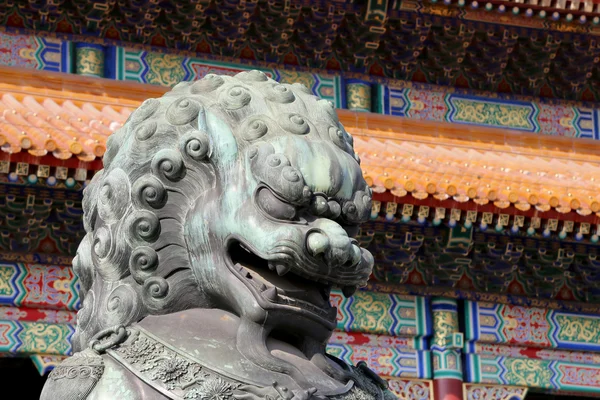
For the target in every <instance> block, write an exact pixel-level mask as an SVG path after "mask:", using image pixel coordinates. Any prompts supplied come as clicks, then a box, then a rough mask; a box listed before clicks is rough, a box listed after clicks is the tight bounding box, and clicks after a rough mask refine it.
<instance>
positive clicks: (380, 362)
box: [327, 343, 431, 379]
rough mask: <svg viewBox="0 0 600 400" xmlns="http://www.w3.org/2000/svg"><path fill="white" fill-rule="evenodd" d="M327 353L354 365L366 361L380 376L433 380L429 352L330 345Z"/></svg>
mask: <svg viewBox="0 0 600 400" xmlns="http://www.w3.org/2000/svg"><path fill="white" fill-rule="evenodd" d="M327 352H328V353H329V354H332V355H333V356H335V357H338V358H339V359H341V360H344V361H346V362H347V363H350V364H353V365H356V364H357V363H359V362H360V361H364V362H366V363H367V365H368V366H369V368H371V369H372V370H373V371H375V372H376V373H377V374H378V375H384V376H392V377H401V378H421V379H430V378H431V355H430V354H429V351H416V350H408V349H400V348H394V347H376V346H360V345H350V344H331V343H330V344H328V345H327Z"/></svg>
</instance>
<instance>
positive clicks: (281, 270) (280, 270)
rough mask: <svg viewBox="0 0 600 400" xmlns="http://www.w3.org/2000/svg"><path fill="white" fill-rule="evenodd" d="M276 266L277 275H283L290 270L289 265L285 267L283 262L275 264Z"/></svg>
mask: <svg viewBox="0 0 600 400" xmlns="http://www.w3.org/2000/svg"><path fill="white" fill-rule="evenodd" d="M276 268H277V274H279V276H284V275H285V274H287V273H288V272H290V267H287V266H285V265H283V264H279V265H277V267H276Z"/></svg>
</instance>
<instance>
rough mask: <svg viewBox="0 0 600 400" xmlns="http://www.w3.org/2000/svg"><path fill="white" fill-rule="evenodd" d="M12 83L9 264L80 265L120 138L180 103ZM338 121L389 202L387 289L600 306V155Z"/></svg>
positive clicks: (111, 90)
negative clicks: (133, 124)
mask: <svg viewBox="0 0 600 400" xmlns="http://www.w3.org/2000/svg"><path fill="white" fill-rule="evenodd" d="M0 76H1V77H2V79H1V80H2V82H3V83H1V84H0V102H1V104H2V106H3V107H4V110H3V112H2V114H0V115H1V117H0V123H1V124H2V127H1V128H0V129H1V130H0V134H2V135H4V140H5V143H4V145H3V146H2V147H1V149H2V150H3V151H0V257H2V258H3V259H7V260H14V261H17V260H18V261H23V260H25V261H28V262H31V261H34V262H44V263H50V264H53V263H57V262H58V261H57V257H59V258H60V257H63V258H62V259H61V261H60V263H68V260H67V259H68V256H72V255H73V254H74V253H75V249H76V247H77V245H78V243H79V241H80V240H81V238H82V237H83V235H84V233H85V232H84V230H83V226H82V221H81V215H82V208H81V189H82V187H83V186H84V185H85V182H86V180H87V179H90V178H91V176H92V174H93V173H94V171H95V170H98V169H100V168H101V162H100V160H101V155H102V154H103V152H104V150H105V146H106V138H107V136H108V135H109V134H110V133H111V132H113V131H114V130H116V129H117V128H118V127H119V126H121V124H123V122H124V121H125V119H126V118H127V115H128V114H129V113H130V112H131V110H133V109H134V108H135V107H136V106H137V105H139V104H140V102H141V101H142V100H143V99H146V98H149V97H158V96H161V95H162V94H163V93H164V92H165V90H166V89H165V88H161V87H157V86H151V85H142V84H134V83H123V82H116V81H112V80H103V79H97V78H86V77H81V76H75V75H62V74H53V73H47V72H35V71H23V70H18V69H11V68H6V67H4V68H3V67H0ZM338 114H339V117H340V120H341V122H342V123H343V124H344V125H345V126H346V128H347V129H348V130H349V131H350V132H351V133H352V134H353V135H354V137H355V149H356V151H357V152H358V153H359V155H360V157H361V158H362V166H363V169H364V175H365V178H366V180H367V182H368V183H369V184H370V186H371V187H372V189H373V191H374V192H375V195H374V204H373V209H372V212H371V218H370V221H369V222H367V223H366V224H364V225H363V226H362V229H361V233H360V236H359V240H360V242H361V243H362V244H363V245H364V246H365V247H367V248H369V250H370V251H371V252H372V253H373V255H374V257H375V260H376V267H375V269H374V273H373V280H374V283H373V284H374V285H376V284H377V283H375V282H377V281H378V282H381V283H382V284H384V285H392V286H394V285H397V284H401V285H402V286H398V287H396V286H394V287H396V289H393V290H399V289H398V288H400V287H402V288H405V289H403V290H409V291H414V293H424V292H422V290H426V289H423V288H428V287H434V288H436V290H438V292H440V293H441V292H443V293H444V295H447V296H451V297H460V296H463V295H464V293H467V292H469V293H482V292H485V293H499V294H508V295H511V296H513V295H524V296H530V297H531V298H549V299H562V300H569V301H574V300H575V301H591V302H595V303H597V302H599V301H600V273H599V272H598V271H600V267H599V265H600V264H599V263H598V261H597V258H598V244H597V243H598V241H599V240H600V238H599V231H598V227H597V225H598V224H599V223H600V216H598V215H597V212H598V203H599V202H600V199H599V198H598V194H597V193H600V191H599V190H598V189H599V188H598V183H597V182H596V178H595V177H598V176H600V175H599V174H598V169H599V167H600V149H599V148H598V146H596V145H595V144H593V143H591V142H589V141H587V140H583V139H574V138H565V137H548V136H542V135H534V134H524V133H521V132H511V131H506V130H500V129H491V128H480V127H476V126H465V125H453V124H445V123H437V122H427V121H419V120H413V119H403V118H398V117H390V116H385V115H380V114H368V113H358V112H348V111H344V110H339V111H338ZM57 117H58V118H57ZM65 132H66V133H67V134H66V135H65ZM56 135H60V136H56ZM23 142H25V143H23ZM48 142H52V143H55V145H54V146H50V147H49V146H48ZM23 144H25V146H24V145H23ZM84 144H85V145H84ZM23 255H27V257H29V258H27V259H23V258H22V257H23ZM15 257H16V258H15ZM19 257H21V258H19ZM390 290H392V289H390ZM453 290H455V291H456V292H452V291H453ZM465 291H466V292H465ZM453 293H454V294H453ZM577 307H579V306H577Z"/></svg>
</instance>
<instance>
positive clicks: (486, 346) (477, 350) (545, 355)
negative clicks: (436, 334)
mask: <svg viewBox="0 0 600 400" xmlns="http://www.w3.org/2000/svg"><path fill="white" fill-rule="evenodd" d="M465 352H466V353H474V354H481V355H491V356H504V357H510V358H525V359H536V360H550V361H567V362H573V363H579V364H587V365H600V353H594V352H583V351H569V350H555V349H540V348H535V347H521V346H509V345H503V344H494V343H477V342H467V343H466V344H465Z"/></svg>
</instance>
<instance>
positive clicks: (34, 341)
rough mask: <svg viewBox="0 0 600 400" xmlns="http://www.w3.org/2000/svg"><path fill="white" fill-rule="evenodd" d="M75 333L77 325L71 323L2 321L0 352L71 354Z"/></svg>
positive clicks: (0, 326)
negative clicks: (72, 338) (72, 339)
mask: <svg viewBox="0 0 600 400" xmlns="http://www.w3.org/2000/svg"><path fill="white" fill-rule="evenodd" d="M73 333H75V327H74V326H73V325H69V324H47V323H43V322H27V321H0V352H2V353H13V354H19V353H24V354H48V355H70V354H71V351H72V347H71V336H72V335H73Z"/></svg>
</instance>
